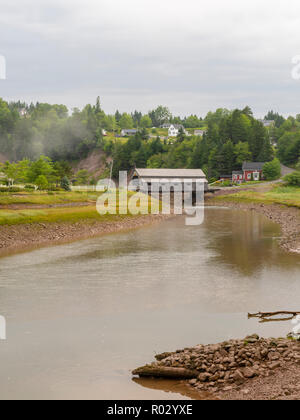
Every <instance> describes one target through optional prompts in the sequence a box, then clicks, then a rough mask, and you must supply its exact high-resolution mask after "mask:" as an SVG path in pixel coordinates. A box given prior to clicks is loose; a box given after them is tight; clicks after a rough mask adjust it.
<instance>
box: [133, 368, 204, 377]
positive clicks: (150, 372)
mask: <svg viewBox="0 0 300 420" xmlns="http://www.w3.org/2000/svg"><path fill="white" fill-rule="evenodd" d="M132 374H133V375H138V376H140V377H153V378H172V379H194V378H197V377H198V375H199V372H197V371H193V370H189V369H185V368H173V367H165V366H155V365H148V366H142V367H140V368H138V369H136V370H134V371H133V372H132Z"/></svg>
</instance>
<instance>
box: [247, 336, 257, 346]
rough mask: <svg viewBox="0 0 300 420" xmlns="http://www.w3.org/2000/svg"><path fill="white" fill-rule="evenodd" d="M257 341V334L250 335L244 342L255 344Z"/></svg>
mask: <svg viewBox="0 0 300 420" xmlns="http://www.w3.org/2000/svg"><path fill="white" fill-rule="evenodd" d="M258 340H259V335H257V334H252V335H248V336H247V337H246V338H245V341H246V342H247V343H250V344H251V343H256V342H257V341H258Z"/></svg>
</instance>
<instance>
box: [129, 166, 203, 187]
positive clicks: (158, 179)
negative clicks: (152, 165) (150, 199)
mask: <svg viewBox="0 0 300 420" xmlns="http://www.w3.org/2000/svg"><path fill="white" fill-rule="evenodd" d="M131 180H132V181H134V184H136V185H138V184H139V183H140V182H141V183H142V182H143V183H146V184H147V185H148V191H149V192H150V191H151V188H152V190H153V184H156V183H159V185H160V186H161V185H163V186H165V187H166V188H168V187H169V186H173V185H174V184H177V185H178V183H182V189H183V186H184V183H189V184H190V185H191V187H192V190H193V191H196V183H197V182H202V183H204V190H205V191H207V190H208V181H207V179H206V176H205V173H204V172H203V171H202V170H201V169H140V168H136V169H135V170H134V171H133V175H132V177H131Z"/></svg>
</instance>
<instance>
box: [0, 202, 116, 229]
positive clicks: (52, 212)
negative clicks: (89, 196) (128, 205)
mask: <svg viewBox="0 0 300 420" xmlns="http://www.w3.org/2000/svg"><path fill="white" fill-rule="evenodd" d="M120 217H124V216H121V215H120V216H115V215H105V216H100V215H99V214H98V213H97V211H96V207H95V206H87V207H72V208H57V209H45V210H10V211H6V210H0V225H2V226H3V225H18V224H29V223H63V222H70V223H76V222H79V221H85V222H92V221H103V222H106V221H112V220H114V219H116V218H120Z"/></svg>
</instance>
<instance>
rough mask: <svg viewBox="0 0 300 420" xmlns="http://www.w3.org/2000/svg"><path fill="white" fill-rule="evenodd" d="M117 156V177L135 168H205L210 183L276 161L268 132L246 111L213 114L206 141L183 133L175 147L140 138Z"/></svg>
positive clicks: (117, 148) (119, 146)
mask: <svg viewBox="0 0 300 420" xmlns="http://www.w3.org/2000/svg"><path fill="white" fill-rule="evenodd" d="M113 155H114V176H117V175H118V172H119V171H120V170H129V169H130V168H132V167H133V166H137V167H145V166H147V167H149V168H202V169H204V171H205V172H206V174H207V176H208V177H209V178H210V179H218V177H219V176H220V175H224V174H231V172H232V171H233V170H238V169H240V168H241V166H242V163H243V162H244V161H261V162H269V161H272V159H273V158H274V151H273V148H272V146H271V141H270V136H269V133H268V130H267V129H266V128H265V127H264V126H263V124H262V123H261V122H259V121H257V120H256V119H254V118H253V115H252V112H251V110H250V109H249V108H245V109H244V110H242V111H241V110H235V111H233V112H229V111H227V110H222V111H221V112H220V110H218V111H217V112H216V113H214V114H213V113H211V114H210V116H209V119H208V130H207V133H206V134H205V135H204V136H203V138H199V137H185V135H184V133H183V131H181V133H180V134H179V136H178V137H177V141H176V142H175V143H174V144H167V143H162V142H161V141H160V139H159V138H157V139H154V140H151V141H147V140H145V139H144V138H143V136H142V135H141V134H137V135H136V136H135V137H132V138H131V139H129V141H128V142H127V143H125V144H122V143H117V144H116V145H115V147H114V151H113Z"/></svg>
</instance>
